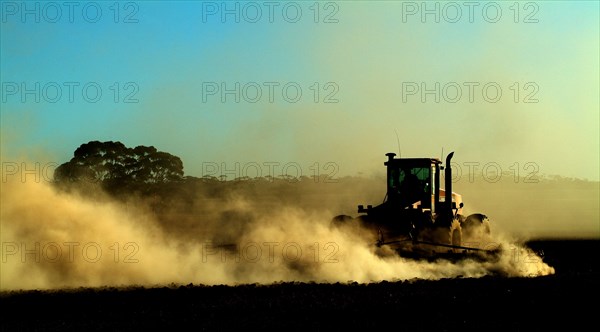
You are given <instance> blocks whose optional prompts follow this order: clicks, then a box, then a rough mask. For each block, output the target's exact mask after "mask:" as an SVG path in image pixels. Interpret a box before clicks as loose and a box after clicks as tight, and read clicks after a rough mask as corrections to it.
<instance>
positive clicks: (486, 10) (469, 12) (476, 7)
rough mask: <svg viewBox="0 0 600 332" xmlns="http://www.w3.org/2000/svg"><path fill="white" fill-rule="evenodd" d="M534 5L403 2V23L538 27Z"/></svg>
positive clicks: (511, 2) (496, 2) (495, 2)
mask: <svg viewBox="0 0 600 332" xmlns="http://www.w3.org/2000/svg"><path fill="white" fill-rule="evenodd" d="M539 13H540V5H539V3H538V2H534V1H403V2H402V9H401V17H402V23H411V22H420V23H480V22H483V23H490V24H495V23H499V22H504V21H506V22H512V23H529V24H531V23H538V22H539V21H540V19H539Z"/></svg>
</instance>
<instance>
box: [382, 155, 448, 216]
mask: <svg viewBox="0 0 600 332" xmlns="http://www.w3.org/2000/svg"><path fill="white" fill-rule="evenodd" d="M395 155H396V154H395V153H388V154H386V156H387V157H388V160H387V161H386V162H385V163H384V165H385V166H387V202H388V204H392V205H396V206H398V207H400V208H409V209H413V208H418V209H422V210H428V211H431V212H432V213H435V210H436V205H439V204H438V203H437V202H439V201H440V193H439V189H438V188H440V176H439V174H440V165H441V163H442V162H441V161H440V160H439V159H435V158H406V159H394V156H395ZM438 207H439V206H438Z"/></svg>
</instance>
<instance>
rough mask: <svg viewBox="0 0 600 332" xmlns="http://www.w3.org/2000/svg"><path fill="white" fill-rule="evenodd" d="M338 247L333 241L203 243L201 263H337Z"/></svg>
mask: <svg viewBox="0 0 600 332" xmlns="http://www.w3.org/2000/svg"><path fill="white" fill-rule="evenodd" d="M339 250H340V248H339V245H338V244H337V243H336V242H326V243H319V242H314V243H312V244H310V245H306V244H305V245H301V244H300V243H298V242H262V243H258V242H248V243H244V244H227V245H218V244H214V243H210V242H207V243H203V244H202V247H201V255H202V263H208V262H220V263H225V262H235V263H258V262H267V263H279V262H296V261H301V260H302V261H310V262H313V263H339V259H338V257H337V254H338V252H339Z"/></svg>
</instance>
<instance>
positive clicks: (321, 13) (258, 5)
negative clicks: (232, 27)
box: [201, 1, 340, 24]
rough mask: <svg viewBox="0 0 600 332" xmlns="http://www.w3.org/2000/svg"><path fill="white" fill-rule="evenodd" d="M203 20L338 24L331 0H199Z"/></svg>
mask: <svg viewBox="0 0 600 332" xmlns="http://www.w3.org/2000/svg"><path fill="white" fill-rule="evenodd" d="M201 11H202V14H201V16H202V23H292V24H294V23H302V22H307V23H317V24H332V23H333V24H335V23H339V12H340V5H339V2H333V1H220V2H216V1H202V8H201Z"/></svg>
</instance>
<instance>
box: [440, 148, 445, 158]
mask: <svg viewBox="0 0 600 332" xmlns="http://www.w3.org/2000/svg"><path fill="white" fill-rule="evenodd" d="M440 160H444V147H443V146H442V154H441V155H440Z"/></svg>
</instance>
